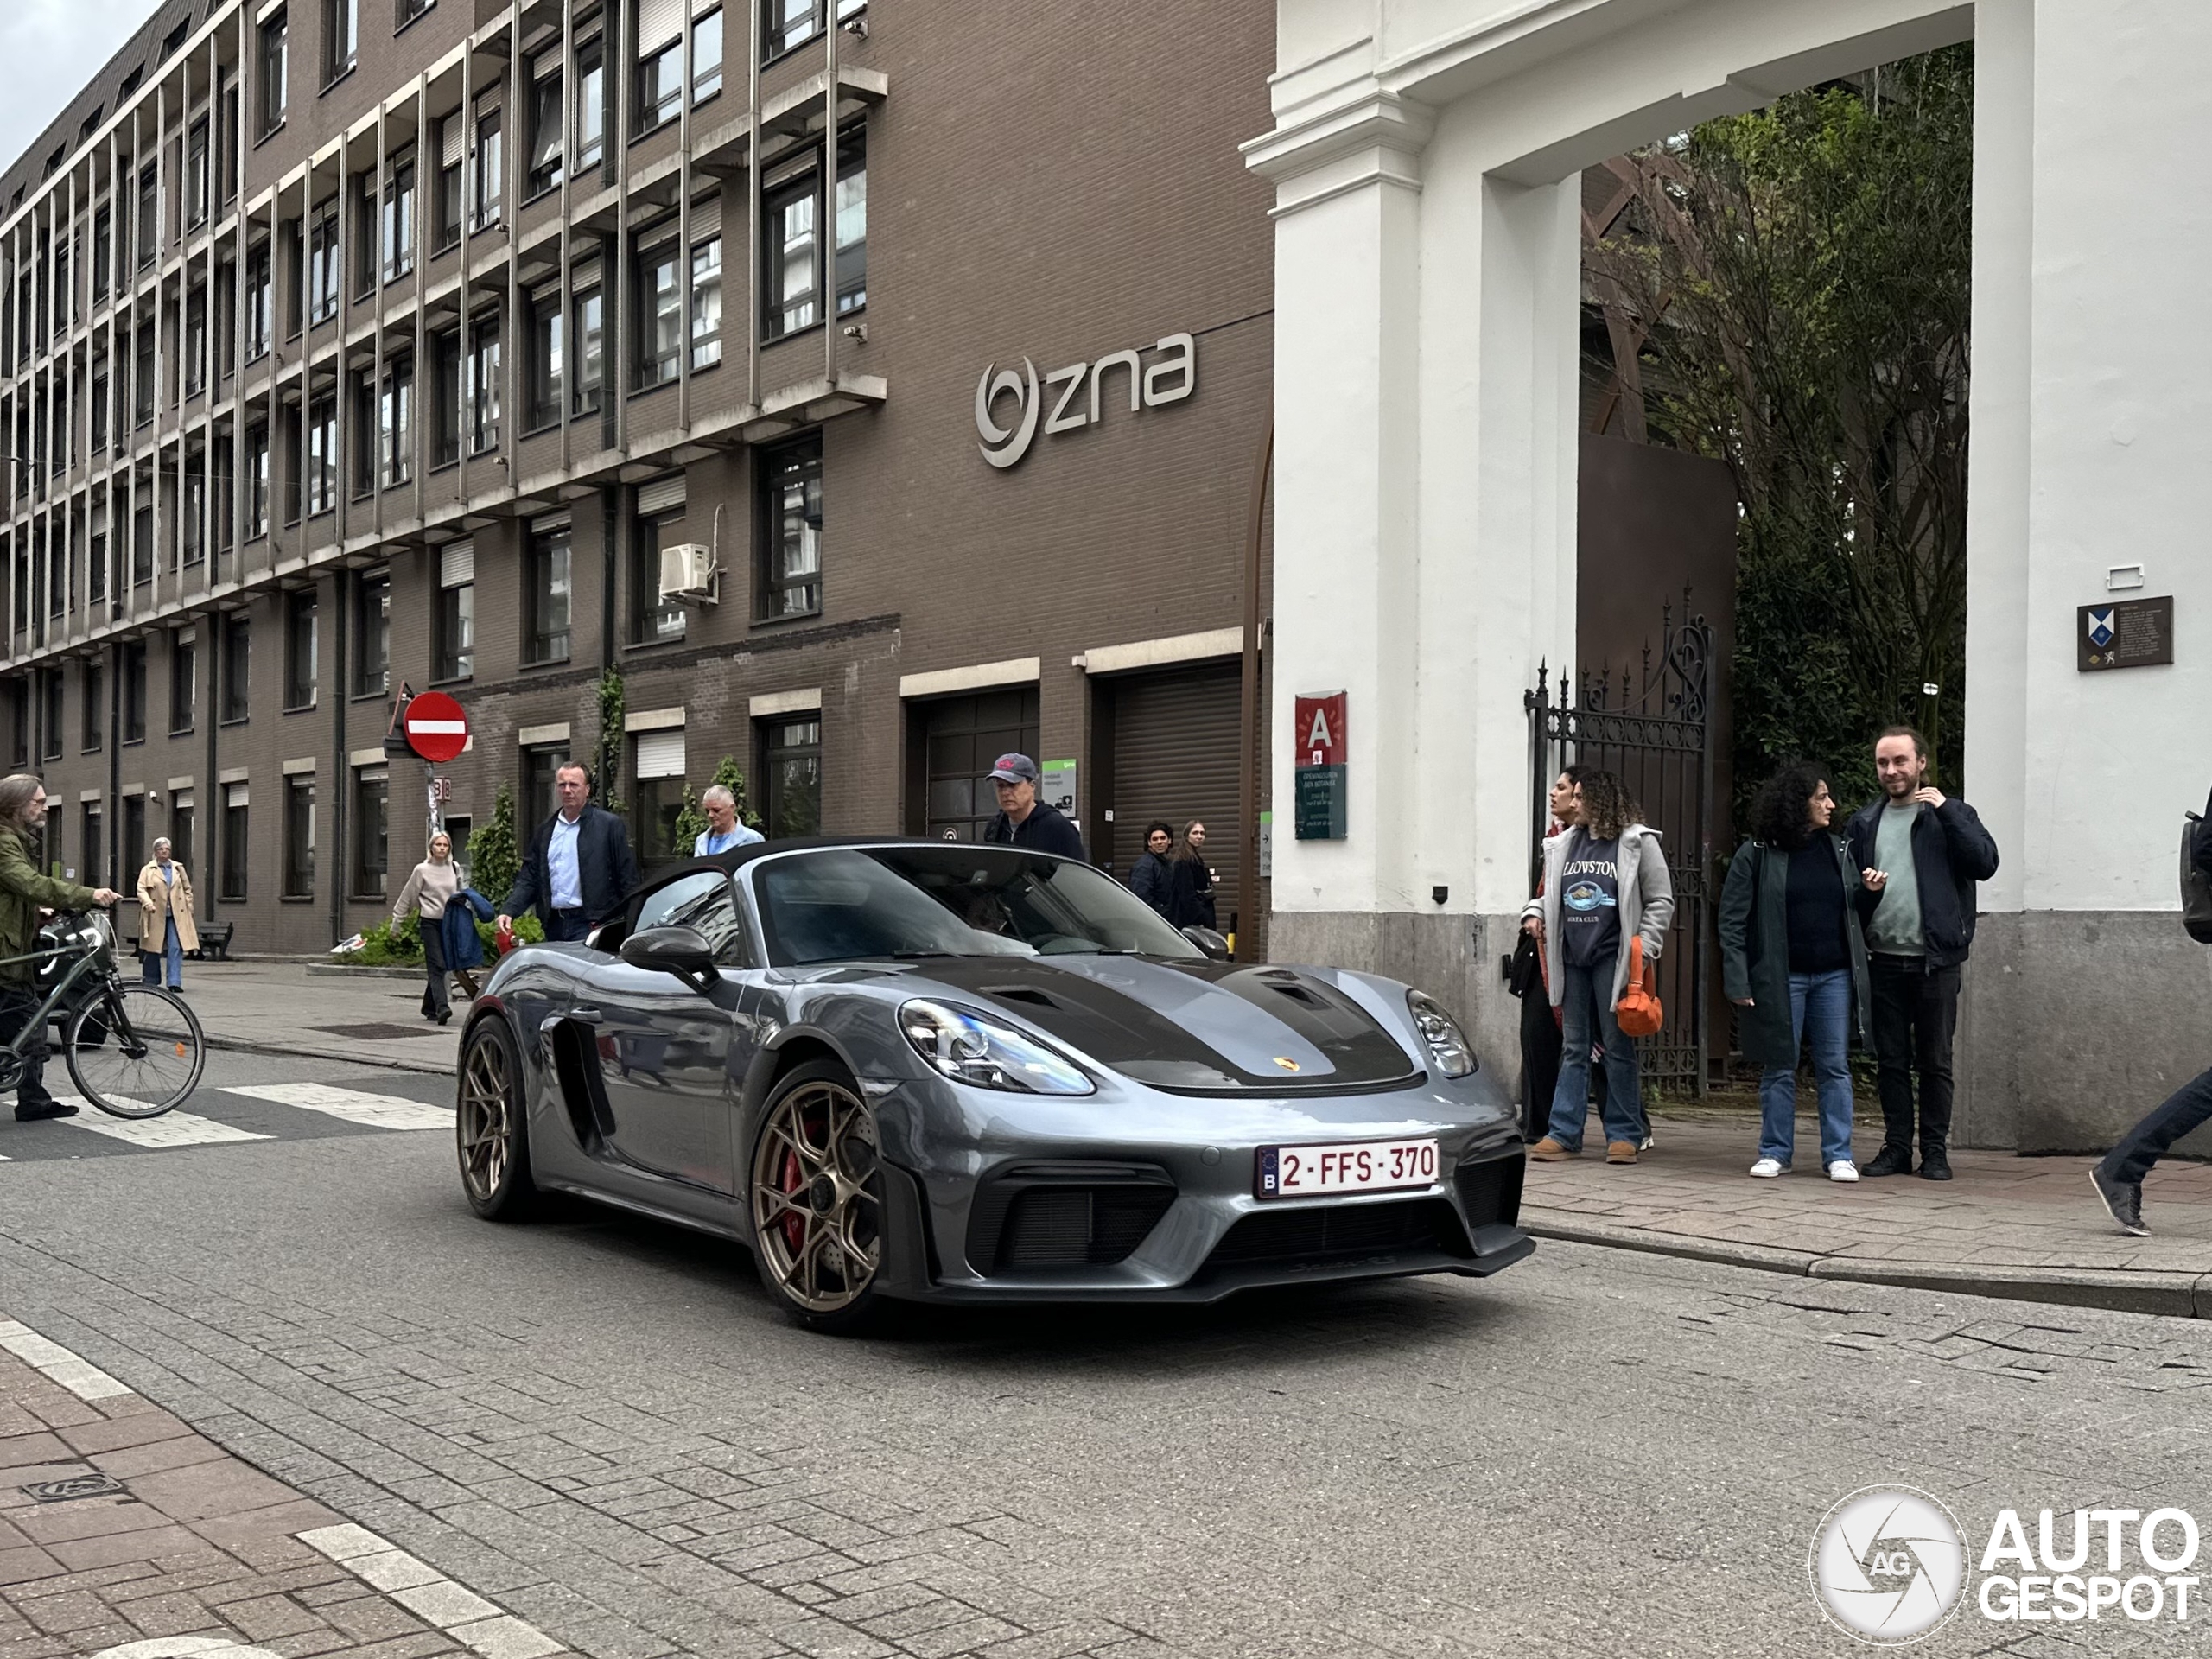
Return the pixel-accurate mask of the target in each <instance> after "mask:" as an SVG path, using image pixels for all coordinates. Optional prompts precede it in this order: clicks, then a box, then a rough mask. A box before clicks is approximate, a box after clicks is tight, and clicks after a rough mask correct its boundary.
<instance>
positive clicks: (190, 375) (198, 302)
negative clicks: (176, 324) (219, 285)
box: [184, 288, 207, 397]
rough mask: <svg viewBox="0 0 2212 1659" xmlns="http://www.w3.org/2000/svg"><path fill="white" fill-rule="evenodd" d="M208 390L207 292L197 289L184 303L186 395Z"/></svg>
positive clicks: (196, 395) (190, 395)
mask: <svg viewBox="0 0 2212 1659" xmlns="http://www.w3.org/2000/svg"><path fill="white" fill-rule="evenodd" d="M206 390H207V289H204V288H197V289H193V291H192V292H191V293H190V294H189V295H188V296H186V297H185V302H184V395H185V396H186V397H198V396H199V395H200V393H201V392H203V391H206Z"/></svg>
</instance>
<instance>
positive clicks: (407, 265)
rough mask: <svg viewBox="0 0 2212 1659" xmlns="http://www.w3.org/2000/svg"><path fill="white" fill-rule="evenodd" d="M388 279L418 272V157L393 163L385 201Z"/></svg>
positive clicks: (385, 261)
mask: <svg viewBox="0 0 2212 1659" xmlns="http://www.w3.org/2000/svg"><path fill="white" fill-rule="evenodd" d="M383 225H384V279H385V281H386V282H387V283H396V282H397V281H398V280H399V279H400V278H401V277H404V276H407V275H408V274H409V273H410V272H411V271H412V270H414V269H415V157H414V156H413V155H412V154H411V153H410V154H409V155H407V156H403V157H402V158H401V159H400V160H399V161H397V162H394V163H393V164H392V168H391V178H390V179H389V180H388V181H386V184H385V198H384V219H383Z"/></svg>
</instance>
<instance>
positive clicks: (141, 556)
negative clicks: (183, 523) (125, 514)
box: [130, 475, 154, 588]
mask: <svg viewBox="0 0 2212 1659" xmlns="http://www.w3.org/2000/svg"><path fill="white" fill-rule="evenodd" d="M136 493H137V495H138V496H139V497H140V500H139V503H138V505H137V508H136V509H135V510H134V511H133V512H131V515H130V585H131V586H132V587H134V588H143V587H144V586H145V585H146V584H147V583H148V582H151V581H153V579H154V504H153V502H152V501H150V500H149V499H145V498H146V497H147V496H149V494H150V493H152V484H151V482H150V481H149V480H143V475H142V481H141V483H140V485H139V487H138V489H137V492H136Z"/></svg>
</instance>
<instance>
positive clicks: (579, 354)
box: [575, 288, 607, 415]
mask: <svg viewBox="0 0 2212 1659" xmlns="http://www.w3.org/2000/svg"><path fill="white" fill-rule="evenodd" d="M575 336H576V374H575V380H576V413H577V414H579V415H589V414H591V413H593V412H594V410H597V409H598V408H599V404H600V393H601V389H602V387H603V386H604V385H605V384H606V380H607V333H606V326H605V320H604V313H603V311H602V309H601V300H600V294H599V290H598V289H595V288H594V289H591V290H589V291H588V292H587V293H580V294H578V295H577V296H576V330H575Z"/></svg>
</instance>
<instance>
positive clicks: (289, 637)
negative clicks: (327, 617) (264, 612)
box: [284, 588, 321, 709]
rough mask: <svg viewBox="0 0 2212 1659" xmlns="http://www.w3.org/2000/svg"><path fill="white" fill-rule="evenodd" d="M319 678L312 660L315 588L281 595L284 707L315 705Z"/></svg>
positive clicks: (293, 707) (313, 650)
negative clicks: (282, 612)
mask: <svg viewBox="0 0 2212 1659" xmlns="http://www.w3.org/2000/svg"><path fill="white" fill-rule="evenodd" d="M320 679H321V675H320V674H319V672H318V671H317V667H316V662H315V590H314V589H313V588H302V589H301V590H300V591H298V592H296V593H292V594H286V595H285V596H284V707H285V708H286V709H312V708H314V707H315V686H316V684H317V683H319V681H320Z"/></svg>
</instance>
